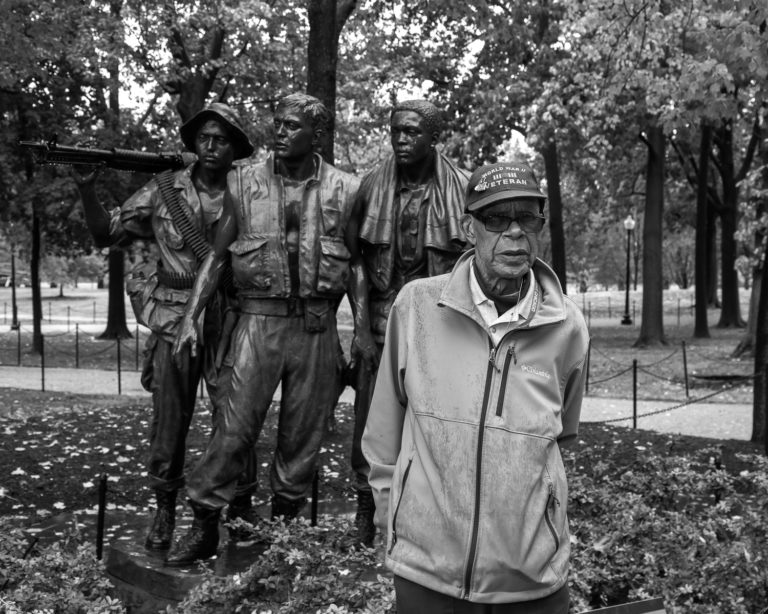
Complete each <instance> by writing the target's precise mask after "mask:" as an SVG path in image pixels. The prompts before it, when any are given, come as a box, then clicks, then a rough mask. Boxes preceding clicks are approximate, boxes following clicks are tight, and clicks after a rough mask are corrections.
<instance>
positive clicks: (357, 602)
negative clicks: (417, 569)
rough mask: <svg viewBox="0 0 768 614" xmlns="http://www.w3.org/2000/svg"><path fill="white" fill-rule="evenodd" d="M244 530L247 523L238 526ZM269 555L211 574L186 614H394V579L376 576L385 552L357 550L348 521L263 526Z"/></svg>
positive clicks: (262, 536)
mask: <svg viewBox="0 0 768 614" xmlns="http://www.w3.org/2000/svg"><path fill="white" fill-rule="evenodd" d="M238 524H239V525H240V526H242V521H238ZM255 534H256V535H258V536H259V540H260V541H262V542H263V543H264V546H265V550H264V552H263V553H262V554H261V556H259V558H258V559H257V560H256V561H255V562H254V564H253V565H252V566H251V567H250V568H249V569H248V570H246V571H245V572H244V573H240V574H235V575H232V576H227V577H218V576H214V575H213V574H212V573H211V572H207V576H206V578H205V580H204V581H203V582H202V583H201V584H200V585H198V586H197V587H196V588H195V589H194V590H193V591H192V592H191V593H190V594H189V596H188V597H187V599H186V600H185V601H183V602H182V603H181V604H180V605H179V607H178V612H180V613H183V614H206V613H210V614H215V613H216V614H217V613H219V612H248V613H250V612H256V613H259V614H262V613H263V614H287V613H298V612H301V613H302V614H308V613H310V612H312V613H319V612H322V613H328V614H331V613H333V614H346V613H348V612H360V613H369V614H385V613H386V612H394V611H395V610H394V593H393V588H392V582H391V580H390V579H388V578H385V577H383V576H381V575H376V574H375V571H376V567H377V563H378V562H379V561H377V557H379V556H381V552H380V551H376V550H374V549H368V548H361V547H358V546H357V545H355V543H354V540H353V538H352V534H351V528H350V526H349V521H348V520H347V519H346V518H332V517H327V516H326V517H322V519H321V520H320V522H319V523H318V525H317V526H316V527H313V526H311V525H310V524H309V522H308V521H307V520H304V519H299V520H296V521H294V522H291V523H290V524H288V525H284V524H283V523H281V522H268V521H263V523H261V524H260V525H259V527H258V530H257V531H256V533H255Z"/></svg>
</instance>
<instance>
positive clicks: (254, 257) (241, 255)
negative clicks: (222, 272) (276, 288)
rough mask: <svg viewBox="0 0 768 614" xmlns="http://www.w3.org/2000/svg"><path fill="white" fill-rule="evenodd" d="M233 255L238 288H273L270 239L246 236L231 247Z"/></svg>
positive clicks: (233, 267)
mask: <svg viewBox="0 0 768 614" xmlns="http://www.w3.org/2000/svg"><path fill="white" fill-rule="evenodd" d="M229 251H230V252H231V253H232V271H233V273H234V276H235V280H236V281H237V283H238V286H240V287H244V288H258V289H260V290H266V289H268V288H269V287H271V286H272V271H271V270H270V266H269V263H270V258H269V237H267V236H260V235H250V236H244V237H241V238H240V239H238V240H237V241H235V242H234V243H232V245H230V246H229Z"/></svg>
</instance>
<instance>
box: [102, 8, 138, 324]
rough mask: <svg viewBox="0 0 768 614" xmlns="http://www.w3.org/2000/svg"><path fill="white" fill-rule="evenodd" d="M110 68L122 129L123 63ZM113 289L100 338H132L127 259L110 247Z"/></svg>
mask: <svg viewBox="0 0 768 614" xmlns="http://www.w3.org/2000/svg"><path fill="white" fill-rule="evenodd" d="M121 5H122V2H121V1H120V0H113V1H112V2H110V10H111V13H112V17H114V18H118V19H119V17H120V10H121ZM108 68H109V83H108V85H109V95H108V100H109V121H110V123H111V125H112V129H113V130H114V131H115V132H118V131H119V129H120V98H119V93H120V64H119V61H118V60H117V59H116V58H112V59H110V61H109V63H108ZM108 261H109V269H108V271H109V273H108V275H109V292H108V294H107V326H106V328H105V329H104V331H103V332H102V333H101V334H100V335H99V336H98V338H99V339H125V338H128V337H131V333H130V331H129V330H128V324H127V322H126V321H125V298H124V297H123V290H124V288H125V261H124V258H123V251H122V250H121V249H116V248H112V249H110V250H109V260H108Z"/></svg>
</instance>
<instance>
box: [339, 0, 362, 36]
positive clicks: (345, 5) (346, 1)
mask: <svg viewBox="0 0 768 614" xmlns="http://www.w3.org/2000/svg"><path fill="white" fill-rule="evenodd" d="M356 7H357V0H339V1H338V2H337V4H336V36H337V37H338V35H339V33H340V32H341V30H342V29H343V28H344V24H345V23H347V19H349V16H350V15H351V14H352V11H354V10H355V8H356Z"/></svg>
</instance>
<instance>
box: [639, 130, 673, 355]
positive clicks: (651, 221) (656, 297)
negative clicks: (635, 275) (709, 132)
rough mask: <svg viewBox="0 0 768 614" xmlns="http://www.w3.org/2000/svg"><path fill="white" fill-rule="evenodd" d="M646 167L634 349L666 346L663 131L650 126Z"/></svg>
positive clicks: (647, 139)
mask: <svg viewBox="0 0 768 614" xmlns="http://www.w3.org/2000/svg"><path fill="white" fill-rule="evenodd" d="M645 141H646V145H647V147H648V165H647V168H646V182H645V218H644V222H643V311H642V314H643V316H642V324H641V325H640V336H639V338H638V339H637V341H635V347H642V346H646V345H656V344H666V343H667V340H666V338H665V337H664V309H663V307H664V279H663V262H662V258H661V250H662V213H663V211H664V146H665V139H664V130H663V128H662V127H661V126H659V125H656V124H653V125H651V126H650V127H649V128H648V131H647V137H646V139H645Z"/></svg>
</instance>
